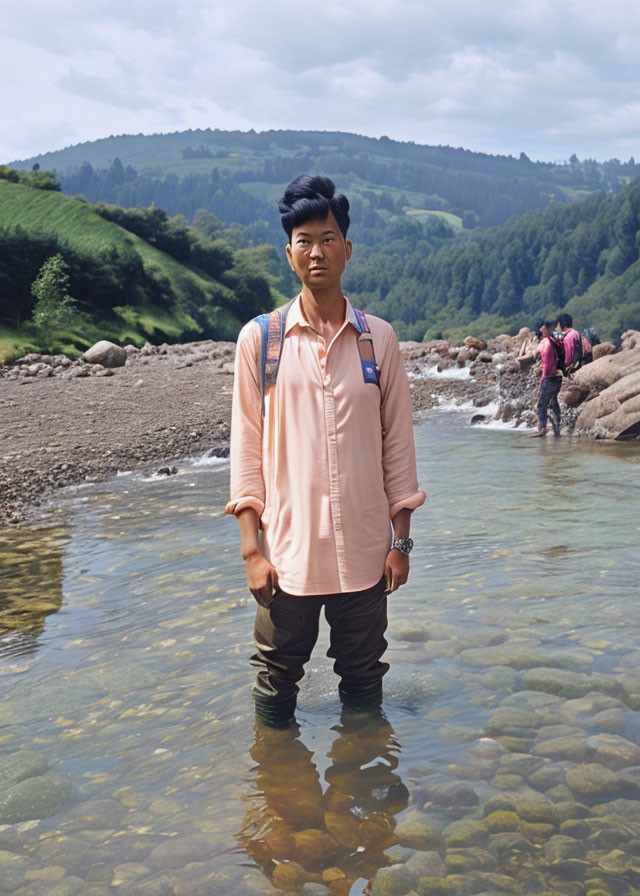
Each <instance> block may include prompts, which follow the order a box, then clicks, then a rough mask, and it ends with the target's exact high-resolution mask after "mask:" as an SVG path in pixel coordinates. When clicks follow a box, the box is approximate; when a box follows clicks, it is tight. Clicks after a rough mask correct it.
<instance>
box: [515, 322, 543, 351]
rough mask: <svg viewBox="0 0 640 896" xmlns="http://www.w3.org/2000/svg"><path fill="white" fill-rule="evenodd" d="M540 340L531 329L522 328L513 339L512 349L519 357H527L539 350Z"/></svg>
mask: <svg viewBox="0 0 640 896" xmlns="http://www.w3.org/2000/svg"><path fill="white" fill-rule="evenodd" d="M537 345H538V339H537V337H536V334H535V333H534V332H533V330H532V329H531V328H530V327H522V329H521V330H519V331H518V335H517V336H514V337H513V342H512V349H513V351H515V353H516V354H517V355H526V354H528V353H529V352H531V351H533V349H534V348H537Z"/></svg>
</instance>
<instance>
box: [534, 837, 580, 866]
mask: <svg viewBox="0 0 640 896" xmlns="http://www.w3.org/2000/svg"><path fill="white" fill-rule="evenodd" d="M586 852H587V847H586V845H585V844H584V843H583V842H582V841H580V840H575V839H574V838H573V837H568V836H567V835H566V834H555V835H554V836H553V837H551V838H550V839H549V840H548V841H547V842H546V843H545V846H544V854H545V856H546V857H547V859H548V860H549V861H550V862H559V861H564V860H565V859H583V858H584V857H585V855H586Z"/></svg>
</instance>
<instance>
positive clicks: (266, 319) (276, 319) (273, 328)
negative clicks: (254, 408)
mask: <svg viewBox="0 0 640 896" xmlns="http://www.w3.org/2000/svg"><path fill="white" fill-rule="evenodd" d="M291 305H292V302H287V304H286V305H283V306H282V307H281V308H275V309H274V310H273V311H270V312H268V313H267V314H259V315H258V317H255V318H254V320H255V321H256V323H257V324H258V326H259V327H260V335H261V346H260V394H261V411H262V416H263V417H264V395H265V390H266V388H267V386H273V385H274V384H275V381H276V379H277V377H278V367H279V366H280V355H281V353H282V344H283V342H284V333H285V329H286V325H287V313H288V311H289V308H290V307H291Z"/></svg>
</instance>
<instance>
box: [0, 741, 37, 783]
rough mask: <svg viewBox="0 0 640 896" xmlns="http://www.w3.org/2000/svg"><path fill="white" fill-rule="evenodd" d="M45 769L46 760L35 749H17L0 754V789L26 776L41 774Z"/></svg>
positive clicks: (31, 776)
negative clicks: (14, 751)
mask: <svg viewBox="0 0 640 896" xmlns="http://www.w3.org/2000/svg"><path fill="white" fill-rule="evenodd" d="M46 770H47V760H46V759H45V758H44V756H43V755H42V753H36V752H35V750H18V751H17V752H16V753H9V754H8V755H7V756H0V789H2V790H6V789H7V788H8V787H11V786H12V785H13V784H19V783H20V781H24V780H25V779H26V778H33V777H35V776H36V775H42V774H44V773H45V771H46Z"/></svg>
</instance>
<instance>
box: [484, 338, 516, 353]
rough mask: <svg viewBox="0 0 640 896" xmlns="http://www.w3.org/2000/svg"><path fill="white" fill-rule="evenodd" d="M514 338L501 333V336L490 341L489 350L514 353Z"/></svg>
mask: <svg viewBox="0 0 640 896" xmlns="http://www.w3.org/2000/svg"><path fill="white" fill-rule="evenodd" d="M514 338H515V337H513V336H507V334H506V333H500V335H499V336H494V337H493V339H489V341H488V342H487V348H489V349H491V351H495V352H511V351H513V342H514Z"/></svg>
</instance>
